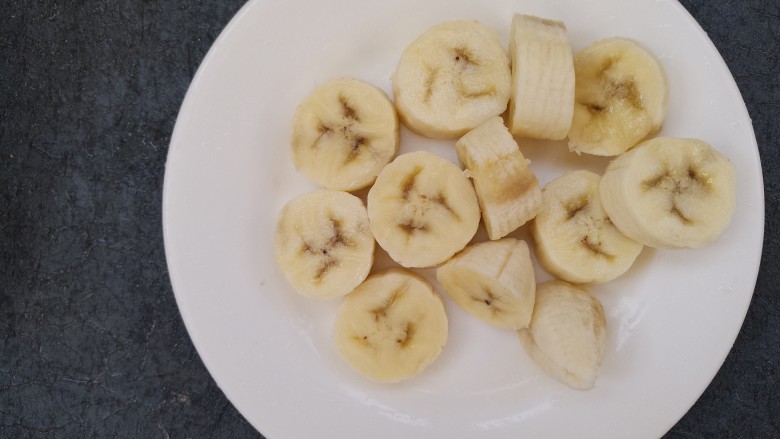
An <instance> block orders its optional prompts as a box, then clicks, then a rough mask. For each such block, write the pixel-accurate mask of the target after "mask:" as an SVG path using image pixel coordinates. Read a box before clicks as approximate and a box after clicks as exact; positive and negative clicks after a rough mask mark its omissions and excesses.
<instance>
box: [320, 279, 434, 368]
mask: <svg viewBox="0 0 780 439" xmlns="http://www.w3.org/2000/svg"><path fill="white" fill-rule="evenodd" d="M333 340H334V341H335V343H336V346H337V347H338V350H339V352H340V353H341V356H342V357H343V358H344V360H346V362H347V363H349V365H350V366H351V367H352V368H353V369H354V370H355V371H357V372H358V373H360V374H361V375H364V376H366V377H368V378H370V379H372V380H374V381H378V382H388V383H389V382H397V381H401V380H404V379H407V378H411V377H413V376H415V375H417V374H419V373H420V372H422V371H423V369H425V368H426V367H427V366H428V365H429V364H431V363H432V362H433V361H434V360H435V359H436V358H437V357H438V356H439V354H440V353H441V351H442V349H444V345H446V344H447V314H446V313H445V310H444V304H443V302H442V300H441V297H440V296H439V295H438V294H437V293H436V292H435V291H434V289H433V287H432V286H431V284H430V283H428V282H426V281H425V280H424V279H422V278H421V277H419V276H417V275H415V274H413V273H412V272H410V271H407V270H402V269H391V270H387V271H385V272H383V273H379V274H373V275H371V276H370V277H369V278H368V279H366V281H365V282H363V283H362V284H360V286H358V287H357V288H356V289H355V291H353V292H352V293H350V294H349V295H348V296H346V297H345V298H344V301H343V302H342V303H341V307H340V308H339V311H338V315H337V317H336V324H335V328H334V330H333Z"/></svg>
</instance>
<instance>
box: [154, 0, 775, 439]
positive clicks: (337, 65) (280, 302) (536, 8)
mask: <svg viewBox="0 0 780 439" xmlns="http://www.w3.org/2000/svg"><path fill="white" fill-rule="evenodd" d="M516 12H522V13H527V14H534V15H539V16H543V17H547V18H552V19H557V20H562V21H564V22H565V23H566V24H567V26H568V28H569V37H570V40H571V41H572V45H573V48H574V50H575V51H576V50H579V49H581V48H583V47H585V46H586V45H588V44H589V43H591V42H593V41H595V40H597V39H600V38H605V37H610V36H624V37H629V38H633V39H636V40H638V41H640V42H641V43H643V44H644V45H645V46H646V47H648V48H649V49H650V50H651V51H652V52H653V53H655V54H656V56H657V57H658V58H659V59H660V60H661V63H662V64H663V66H664V68H665V70H666V72H667V75H668V78H669V87H670V102H669V114H668V117H667V119H666V123H665V124H664V127H663V130H662V131H661V133H660V135H665V136H678V137H695V138H700V139H702V140H705V141H707V142H708V143H710V144H711V145H713V146H714V147H715V148H716V149H718V150H719V151H721V152H722V153H724V154H725V155H726V156H727V157H729V159H730V160H731V161H732V162H733V163H734V165H735V167H736V171H737V194H738V196H737V209H736V213H735V214H734V216H733V218H732V222H731V225H730V226H729V228H728V229H727V230H726V232H725V234H724V235H723V236H722V237H721V238H720V239H719V240H718V241H716V242H714V243H712V244H710V245H708V246H706V247H704V248H701V249H696V250H676V251H673V250H652V249H645V250H644V251H643V252H642V254H641V255H640V257H639V259H638V261H637V263H636V264H635V265H634V266H633V267H632V268H631V270H630V271H629V272H628V273H627V274H626V275H624V276H623V277H621V278H619V279H618V280H615V281H613V282H611V283H608V284H605V285H599V286H595V287H593V290H594V291H595V292H596V294H597V295H598V297H599V298H600V299H601V300H602V302H603V305H604V308H605V311H606V315H607V325H608V337H609V338H608V348H607V351H606V356H605V359H604V366H603V368H602V370H601V375H600V377H599V380H598V382H597V383H596V387H595V388H594V389H592V390H590V391H586V392H582V391H575V390H571V389H569V388H567V387H566V386H564V385H562V384H560V383H558V382H556V381H554V380H553V379H551V378H549V377H548V376H546V375H545V374H544V373H543V372H541V370H540V369H539V368H538V367H537V366H536V365H535V364H534V363H532V361H531V360H530V359H529V358H528V357H527V356H526V355H525V353H524V352H523V350H522V349H521V347H520V344H519V342H518V340H517V336H516V335H515V334H514V333H512V332H511V331H501V330H498V329H494V328H492V327H488V326H487V325H485V324H483V323H481V322H480V321H478V320H476V319H475V318H472V317H471V316H470V315H468V314H466V313H465V312H463V311H461V310H460V309H459V308H458V307H457V306H455V305H454V304H453V303H452V302H451V301H449V300H447V301H446V302H447V303H446V307H447V312H448V314H449V316H450V337H449V341H448V344H447V346H446V348H445V349H444V351H443V353H442V355H441V356H440V357H439V359H438V360H437V361H436V362H434V363H433V364H432V365H431V366H430V367H429V368H428V369H426V370H425V371H424V372H423V373H422V374H421V375H419V376H417V377H415V378H413V379H411V380H409V381H406V382H403V383H400V384H395V385H379V384H374V383H371V382H369V381H368V380H366V379H364V378H363V377H361V376H358V375H357V374H356V373H355V372H353V371H352V370H351V369H350V368H349V367H348V366H347V365H346V364H345V363H344V361H343V360H342V359H341V358H340V357H339V355H338V353H337V351H336V349H335V346H334V344H333V343H332V342H331V339H330V333H331V328H332V325H333V319H334V316H335V314H336V309H337V308H338V305H339V301H338V300H334V301H328V302H321V301H312V300H309V299H305V298H303V297H301V296H299V295H298V294H297V293H295V292H294V291H293V289H292V288H291V287H290V286H289V285H288V284H287V283H286V282H285V280H284V278H283V276H282V275H281V273H280V272H279V270H278V269H277V268H276V266H275V264H274V262H273V237H274V226H275V221H276V217H277V214H278V212H279V211H280V209H281V207H282V206H283V205H284V203H286V202H287V201H288V200H290V199H291V198H293V197H294V196H296V195H298V194H301V193H304V192H308V191H311V190H314V189H315V186H314V185H313V184H312V183H310V182H308V181H307V180H306V179H305V178H304V177H303V176H302V175H300V174H298V173H297V172H296V171H295V170H294V168H293V165H292V161H291V157H290V151H289V144H290V130H291V120H292V115H293V113H294V111H295V108H296V106H297V105H298V103H299V102H301V101H302V100H303V99H304V98H305V97H306V95H307V94H308V93H310V92H311V91H312V90H313V89H314V88H315V87H316V86H317V85H318V84H321V83H323V82H325V81H327V80H329V79H331V78H334V77H339V76H351V77H355V78H358V79H361V80H364V81H367V82H369V83H371V84H374V85H376V86H378V87H380V88H382V89H384V90H385V91H386V92H388V94H389V93H390V91H391V83H390V81H391V75H392V73H393V70H394V68H395V65H396V63H397V61H398V59H399V57H400V55H401V52H402V51H403V49H404V48H405V47H406V46H407V45H408V44H409V43H410V42H411V41H413V40H414V39H415V38H416V37H417V36H418V35H419V34H420V33H421V32H423V31H424V30H425V29H427V28H428V27H430V26H432V25H434V24H437V23H439V22H443V21H447V20H454V19H477V20H480V21H481V22H483V23H484V24H486V25H488V26H490V27H491V28H493V29H495V30H496V32H497V33H498V34H499V36H500V37H501V38H502V39H503V40H504V42H505V43H507V42H508V39H507V38H508V33H509V24H510V21H511V18H512V14H513V13H516ZM401 142H402V147H401V152H407V151H412V150H417V149H427V150H430V151H433V152H435V153H437V154H440V155H442V156H444V157H446V158H448V159H450V160H452V161H453V162H456V163H457V161H456V157H455V153H454V148H453V145H454V141H432V140H428V139H423V138H421V137H419V136H416V135H413V134H411V133H409V132H408V131H405V130H404V131H403V132H402V139H401ZM519 142H520V147H521V149H522V150H523V152H524V154H526V155H527V156H528V157H529V158H530V159H531V161H532V164H531V167H532V169H533V170H534V172H536V173H537V175H538V176H539V179H540V181H541V183H543V184H544V183H546V182H548V181H550V180H552V179H553V178H555V177H557V176H558V175H561V174H562V173H563V172H565V171H568V170H574V169H578V168H587V169H592V170H595V171H597V172H601V171H603V169H604V167H605V166H606V164H607V160H606V159H597V158H586V157H585V156H583V157H579V156H577V155H576V154H573V153H569V152H568V150H567V148H566V146H565V144H564V143H562V142H530V141H525V140H522V139H520V140H519ZM163 212H164V214H163V216H164V218H163V221H164V232H165V248H166V254H167V259H168V266H169V270H170V275H171V282H172V284H173V288H174V291H175V294H176V300H177V302H178V304H179V308H180V310H181V314H182V317H183V318H184V322H185V324H186V325H187V329H188V330H189V333H190V336H191V337H192V340H193V342H194V343H195V346H196V347H197V349H198V352H199V353H200V355H201V357H202V358H203V362H204V363H205V364H206V367H207V368H208V369H209V371H210V372H211V374H212V375H213V376H214V379H215V380H216V382H217V383H218V384H219V386H220V387H221V388H222V390H223V391H224V392H225V394H226V395H227V397H228V398H229V399H230V401H231V402H232V403H233V404H234V405H235V406H236V407H237V408H238V410H239V411H240V412H241V413H242V414H243V415H244V416H245V417H246V418H247V419H248V420H249V422H251V423H252V424H253V425H254V426H255V427H256V428H257V429H258V430H260V431H261V432H262V433H263V434H264V435H266V436H268V437H269V438H272V439H284V438H300V437H315V436H322V435H323V434H324V435H325V436H327V437H371V438H398V437H404V438H431V437H452V438H455V437H484V438H517V437H573V436H577V437H599V438H609V437H615V438H625V437H632V438H639V437H658V436H661V435H662V434H663V433H664V432H666V431H667V430H668V429H669V428H671V427H672V425H674V423H675V422H676V421H677V420H678V419H679V418H680V417H681V416H682V415H683V414H684V413H685V412H686V410H687V409H688V408H689V407H690V406H691V405H692V404H693V403H694V402H695V401H696V399H697V398H698V397H699V395H700V394H701V392H702V391H703V390H704V389H705V388H706V386H707V384H708V383H709V382H710V380H711V379H712V377H713V376H714V375H715V373H716V372H717V370H718V368H719V367H720V365H721V364H722V362H723V360H724V358H725V357H726V354H727V353H728V351H729V349H730V348H731V346H732V344H733V342H734V339H735V337H736V335H737V333H738V331H739V328H740V326H741V324H742V321H743V319H744V316H745V312H746V310H747V307H748V304H749V303H750V298H751V296H752V292H753V287H754V284H755V280H756V275H757V272H758V264H759V259H760V255H761V246H762V235H763V220H764V202H763V185H762V181H761V165H760V161H759V156H758V149H757V147H756V141H755V137H754V134H753V131H752V127H751V122H750V119H749V117H748V114H747V111H746V110H745V105H744V103H743V101H742V99H741V97H740V94H739V91H738V89H737V87H736V85H735V83H734V80H733V78H732V77H731V75H730V74H729V71H728V69H727V67H726V65H725V64H724V62H723V60H722V59H721V57H720V56H719V55H718V53H717V51H716V49H715V48H714V46H713V45H712V43H711V42H710V41H709V39H708V38H707V37H706V35H705V34H704V32H703V31H702V30H701V28H700V27H699V26H698V25H697V24H696V22H695V21H694V20H693V19H692V18H691V17H690V15H689V14H688V13H687V12H686V11H685V10H684V9H683V8H682V7H681V6H680V5H679V4H678V3H676V2H673V1H657V0H641V1H639V0H638V1H632V2H624V1H622V0H604V1H590V2H580V1H575V0H567V1H563V0H562V1H555V2H550V1H546V0H533V1H524V2H516V1H508V0H491V1H479V2H477V1H468V2H452V1H449V0H433V1H422V2H421V1H419V0H401V1H386V2H371V3H370V4H369V3H366V2H363V1H360V0H334V1H330V2H316V1H297V2H289V1H282V0H263V1H252V2H250V3H249V4H247V5H246V6H245V7H244V8H243V9H242V10H241V11H240V12H239V13H238V14H237V16H236V17H235V18H234V19H233V21H232V22H231V23H230V25H229V26H228V27H227V29H225V31H224V32H223V33H222V35H221V36H220V37H219V39H218V40H217V42H216V43H215V44H214V46H213V48H212V49H211V51H210V52H209V54H208V56H207V57H206V59H205V61H204V62H203V65H202V66H201V67H200V69H199V71H198V73H197V75H196V76H195V79H194V80H193V82H192V85H191V86H190V89H189V92H188V93H187V97H186V99H185V101H184V104H183V106H182V109H181V112H180V114H179V118H178V120H177V122H176V128H175V131H174V135H173V139H172V141H171V145H170V151H169V156H168V163H167V169H166V175H165V188H164V200H163ZM525 233H526V232H525V231H524V230H521V231H519V232H517V233H516V234H515V235H516V236H520V237H523V236H525ZM378 257H379V262H378V266H380V267H383V266H387V265H390V262H388V261H387V259H386V257H383V255H381V254H380V255H379V256H378ZM421 272H422V273H423V274H424V275H425V276H428V277H429V278H431V276H432V274H433V270H430V269H429V270H421ZM537 274H538V280H545V279H548V278H549V275H547V274H545V273H543V272H542V271H537Z"/></svg>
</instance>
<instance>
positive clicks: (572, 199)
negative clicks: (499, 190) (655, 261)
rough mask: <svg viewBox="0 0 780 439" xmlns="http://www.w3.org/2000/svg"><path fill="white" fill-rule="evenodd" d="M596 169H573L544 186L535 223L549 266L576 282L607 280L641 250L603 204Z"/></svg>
mask: <svg viewBox="0 0 780 439" xmlns="http://www.w3.org/2000/svg"><path fill="white" fill-rule="evenodd" d="M600 180H601V178H600V177H599V176H598V174H594V173H593V172H590V171H574V172H569V173H568V174H565V175H563V176H561V177H558V178H557V179H555V180H553V181H551V182H550V183H548V184H547V185H546V186H545V187H544V189H542V210H541V211H540V212H539V214H538V215H536V218H534V221H533V223H532V224H531V233H532V235H533V238H534V243H535V245H536V246H535V249H536V257H537V259H538V260H539V264H541V266H542V267H544V269H545V270H547V271H548V272H550V273H552V274H554V275H555V276H557V277H558V278H560V279H563V280H566V281H569V282H574V283H603V282H607V281H610V280H612V279H615V278H616V277H618V276H620V275H621V274H623V273H625V272H626V271H627V270H628V269H629V268H630V267H631V265H632V264H633V263H634V261H635V260H636V258H637V256H639V253H640V252H641V251H642V244H640V243H638V242H636V241H634V240H632V239H630V238H628V237H626V236H625V235H624V234H622V233H621V232H620V230H618V229H617V228H616V227H615V226H614V225H613V224H612V222H611V221H610V219H609V218H608V217H607V213H606V212H605V211H604V208H603V207H602V205H601V197H600V195H599V182H600Z"/></svg>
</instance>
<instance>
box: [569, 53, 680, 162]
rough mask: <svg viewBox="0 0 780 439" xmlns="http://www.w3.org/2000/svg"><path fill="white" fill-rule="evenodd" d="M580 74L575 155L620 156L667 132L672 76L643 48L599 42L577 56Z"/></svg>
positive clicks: (573, 138)
mask: <svg viewBox="0 0 780 439" xmlns="http://www.w3.org/2000/svg"><path fill="white" fill-rule="evenodd" d="M574 71H575V77H576V82H575V105H574V119H573V120H572V125H571V131H569V149H570V150H572V151H576V152H578V153H579V152H584V153H587V154H593V155H600V156H614V155H618V154H620V153H622V152H624V151H627V150H628V149H629V148H631V147H632V146H634V145H636V144H637V143H639V142H640V141H641V140H642V139H644V138H646V137H647V136H649V135H651V134H654V133H655V132H657V131H658V130H659V129H660V128H661V124H662V123H663V121H664V118H665V117H666V111H667V95H668V91H667V84H666V76H665V75H664V72H663V70H661V66H660V65H659V64H658V61H657V60H656V59H655V57H653V55H652V54H651V53H650V52H648V51H647V50H646V49H644V48H643V47H642V46H640V45H639V44H638V43H636V42H634V41H631V40H627V39H623V38H608V39H606V40H601V41H597V42H595V43H593V44H591V45H590V46H588V47H586V48H585V49H583V50H582V51H581V52H579V53H577V55H575V57H574Z"/></svg>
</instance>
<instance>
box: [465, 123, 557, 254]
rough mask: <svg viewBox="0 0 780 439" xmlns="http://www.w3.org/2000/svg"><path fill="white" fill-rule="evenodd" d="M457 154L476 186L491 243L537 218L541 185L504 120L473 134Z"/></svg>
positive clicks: (466, 139) (474, 131)
mask: <svg viewBox="0 0 780 439" xmlns="http://www.w3.org/2000/svg"><path fill="white" fill-rule="evenodd" d="M455 150H456V151H457V153H458V160H460V163H461V165H463V166H464V167H465V168H466V169H467V170H468V172H469V176H470V177H471V180H472V181H473V182H474V189H475V190H476V192H477V199H478V200H479V205H480V208H481V211H482V220H483V223H484V224H485V229H486V230H487V233H488V236H489V237H490V239H493V240H495V239H499V238H502V237H504V236H506V235H507V234H508V233H510V232H512V231H513V230H515V229H517V228H518V227H520V226H522V225H523V224H525V223H526V222H527V221H529V220H530V219H531V218H533V217H534V216H536V214H537V213H538V212H539V209H540V208H541V204H542V193H541V189H540V188H539V181H538V180H537V178H536V175H534V173H533V172H531V169H530V168H529V167H528V164H529V163H530V162H529V161H528V160H527V159H526V158H525V157H524V156H523V153H522V152H520V149H519V148H518V146H517V143H516V142H515V140H514V139H513V138H512V135H511V134H509V131H508V130H507V128H506V127H505V126H504V122H503V120H502V119H501V118H500V117H498V116H496V117H492V118H490V119H488V120H487V121H486V122H484V123H483V124H482V125H480V126H478V127H476V128H474V129H473V130H471V131H469V132H468V133H467V134H466V135H465V136H463V137H461V138H460V140H458V142H457V143H456V144H455Z"/></svg>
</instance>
